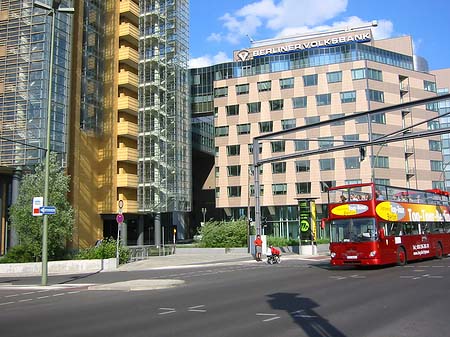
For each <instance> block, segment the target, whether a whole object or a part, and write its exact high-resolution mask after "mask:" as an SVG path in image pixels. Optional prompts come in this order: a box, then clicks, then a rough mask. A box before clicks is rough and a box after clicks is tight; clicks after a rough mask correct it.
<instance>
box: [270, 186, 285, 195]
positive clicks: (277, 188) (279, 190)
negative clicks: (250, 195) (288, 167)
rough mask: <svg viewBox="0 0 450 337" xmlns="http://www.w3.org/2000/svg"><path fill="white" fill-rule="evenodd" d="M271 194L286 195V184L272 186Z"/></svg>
mask: <svg viewBox="0 0 450 337" xmlns="http://www.w3.org/2000/svg"><path fill="white" fill-rule="evenodd" d="M272 194H273V195H286V194H287V184H272Z"/></svg>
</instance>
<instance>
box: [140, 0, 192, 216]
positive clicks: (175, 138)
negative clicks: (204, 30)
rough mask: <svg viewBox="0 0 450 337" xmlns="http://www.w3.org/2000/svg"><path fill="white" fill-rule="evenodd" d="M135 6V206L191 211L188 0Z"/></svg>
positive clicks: (159, 210) (142, 209)
mask: <svg viewBox="0 0 450 337" xmlns="http://www.w3.org/2000/svg"><path fill="white" fill-rule="evenodd" d="M139 6H140V18H139V20H140V21H139V29H140V40H139V53H140V55H139V60H140V62H139V83H140V85H139V114H138V125H139V133H138V151H139V162H138V178H139V183H138V205H139V211H140V212H154V213H167V212H189V211H190V210H191V206H192V205H191V203H192V197H191V195H192V192H191V188H192V181H191V180H192V169H191V165H192V163H191V117H190V112H189V106H188V92H189V87H188V70H187V67H188V58H189V54H188V53H189V41H188V40H189V1H187V0H160V1H158V0H142V1H140V2H139Z"/></svg>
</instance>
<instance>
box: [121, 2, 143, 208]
mask: <svg viewBox="0 0 450 337" xmlns="http://www.w3.org/2000/svg"><path fill="white" fill-rule="evenodd" d="M119 10H120V16H121V18H124V19H125V20H126V21H127V22H122V23H121V24H120V26H119V38H120V39H121V40H123V41H127V42H128V43H130V44H131V45H133V46H136V48H132V47H126V46H121V47H120V49H119V55H118V57H119V62H120V63H121V64H125V65H127V66H128V67H131V68H133V69H136V72H137V69H138V64H139V54H138V51H137V46H138V42H139V29H138V28H137V27H138V25H139V5H138V4H136V3H135V2H134V1H132V0H120V7H119ZM118 85H119V87H121V88H126V89H128V90H130V91H133V92H137V90H138V85H139V80H138V76H137V75H136V74H135V73H133V72H131V71H126V70H121V71H120V72H119V74H118ZM138 107H139V104H138V100H137V99H136V98H133V97H131V96H125V95H121V96H120V97H119V98H118V100H117V110H118V112H119V113H127V114H130V115H133V116H137V114H138ZM117 135H118V137H126V138H128V139H132V140H137V135H138V126H137V124H136V123H133V122H129V121H120V122H118V123H117ZM117 161H118V162H125V163H129V164H137V161H138V151H137V150H136V149H134V148H131V147H121V148H118V149H117ZM116 180H117V188H118V189H120V188H129V189H133V190H136V189H137V186H138V176H137V175H136V174H129V173H120V174H117V176H116ZM119 194H120V192H119V190H118V195H119ZM119 199H122V200H123V201H124V205H123V208H122V212H124V213H136V212H137V211H138V202H137V195H136V199H135V200H130V199H129V198H123V197H120V198H119ZM132 199H134V198H132ZM117 211H118V209H117Z"/></svg>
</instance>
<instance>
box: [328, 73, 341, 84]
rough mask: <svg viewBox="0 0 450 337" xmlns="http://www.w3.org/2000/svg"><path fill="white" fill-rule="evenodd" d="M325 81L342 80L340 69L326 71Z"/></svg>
mask: <svg viewBox="0 0 450 337" xmlns="http://www.w3.org/2000/svg"><path fill="white" fill-rule="evenodd" d="M327 81H328V83H337V82H342V71H333V72H331V73H327Z"/></svg>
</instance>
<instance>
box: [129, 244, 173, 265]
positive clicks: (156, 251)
mask: <svg viewBox="0 0 450 337" xmlns="http://www.w3.org/2000/svg"><path fill="white" fill-rule="evenodd" d="M127 248H128V249H129V250H130V261H131V262H134V261H140V260H145V259H149V258H151V257H152V256H165V255H172V254H174V253H175V250H174V247H173V245H166V246H159V247H157V246H155V245H143V246H127Z"/></svg>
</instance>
